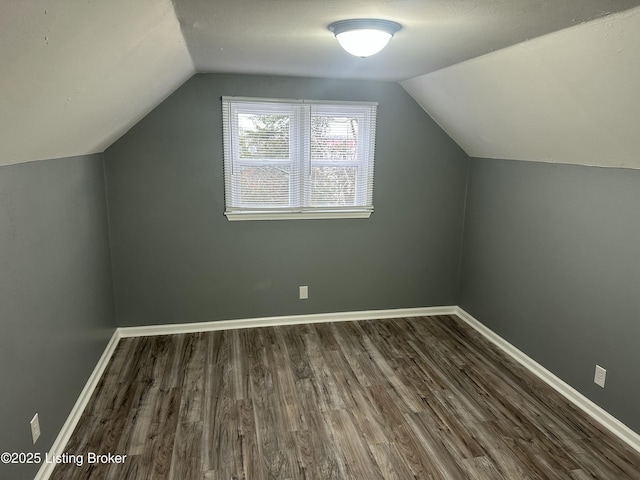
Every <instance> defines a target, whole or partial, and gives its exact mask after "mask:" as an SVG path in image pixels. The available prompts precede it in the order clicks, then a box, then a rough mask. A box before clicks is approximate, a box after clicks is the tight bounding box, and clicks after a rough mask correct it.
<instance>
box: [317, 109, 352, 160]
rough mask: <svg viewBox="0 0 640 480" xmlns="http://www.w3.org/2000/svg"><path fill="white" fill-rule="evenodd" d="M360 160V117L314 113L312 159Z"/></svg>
mask: <svg viewBox="0 0 640 480" xmlns="http://www.w3.org/2000/svg"><path fill="white" fill-rule="evenodd" d="M357 160H358V119H357V118H355V117H335V116H326V115H314V116H313V117H311V161H312V162H313V161H332V162H339V161H348V162H354V161H357Z"/></svg>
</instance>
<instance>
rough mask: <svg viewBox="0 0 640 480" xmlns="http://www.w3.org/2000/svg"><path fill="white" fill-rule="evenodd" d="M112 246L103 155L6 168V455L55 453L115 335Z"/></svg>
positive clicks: (0, 172) (0, 238) (0, 405)
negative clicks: (34, 426)
mask: <svg viewBox="0 0 640 480" xmlns="http://www.w3.org/2000/svg"><path fill="white" fill-rule="evenodd" d="M108 243H109V242H108V229H107V214H106V201H105V188H104V173H103V162H102V155H92V156H84V157H74V158H66V159H58V160H48V161H45V162H34V163H27V164H20V165H13V166H4V167H0V328H1V329H2V334H1V335H0V452H5V451H8V452H40V453H42V454H44V452H47V451H48V450H49V448H50V447H51V445H52V443H53V441H54V440H55V437H56V436H57V434H58V432H59V431H60V428H61V427H62V425H63V423H64V421H65V420H66V418H67V416H68V415H69V413H70V411H71V408H72V407H73V405H74V403H75V401H76V399H77V398H78V395H79V394H80V392H81V390H82V388H83V387H84V385H85V383H86V381H87V379H88V377H89V375H90V374H91V372H92V370H93V369H94V367H95V365H96V363H97V361H98V359H99V358H100V355H101V354H102V352H103V351H104V348H105V346H106V344H107V341H108V340H109V338H110V337H111V335H112V334H113V332H114V329H115V315H114V310H113V289H112V282H111V270H110V265H109V245H108ZM36 412H38V413H39V414H40V426H41V429H42V436H41V437H40V439H39V440H38V442H37V443H36V445H33V444H32V442H31V433H30V430H29V420H31V418H32V416H33V415H34V414H35V413H36ZM38 468H39V465H25V466H9V465H2V464H0V478H2V479H5V478H6V479H9V478H10V479H15V480H20V479H31V478H33V476H34V475H35V473H36V471H37V470H38Z"/></svg>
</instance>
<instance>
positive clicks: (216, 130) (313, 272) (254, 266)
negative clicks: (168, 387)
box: [105, 74, 468, 326]
mask: <svg viewBox="0 0 640 480" xmlns="http://www.w3.org/2000/svg"><path fill="white" fill-rule="evenodd" d="M222 95H242V96H262V97H284V98H309V99H325V100H361V101H377V102H379V108H378V129H377V152H376V164H375V189H374V205H375V213H374V214H373V215H372V216H371V218H370V219H353V220H346V219H341V220H298V221H291V220H289V221H253V222H248V221H245V222H229V221H227V219H226V217H224V215H223V210H224V191H223V174H222V173H223V172H222V163H223V161H222V132H221V107H220V96H222ZM105 158H106V175H107V190H108V199H109V212H110V224H111V235H112V236H111V238H112V253H113V268H114V279H115V286H116V307H117V312H118V315H117V316H118V324H119V325H121V326H127V325H148V324H163V323H181V322H194V321H210V320H221V319H233V318H249V317H264V316H270V315H291V314H303V313H319V312H337V311H352V310H361V309H385V308H397V307H418V306H434V305H453V304H455V303H456V300H457V294H458V284H459V256H460V243H461V238H462V211H463V205H464V190H465V182H466V174H467V163H468V157H467V156H466V155H465V154H464V152H463V151H462V150H461V149H460V148H459V147H458V146H457V145H456V144H455V143H454V142H453V141H452V140H451V139H450V138H449V137H448V136H447V135H446V134H445V133H444V132H443V131H442V130H441V129H440V128H439V127H438V126H437V125H436V124H435V123H434V122H433V121H432V120H431V118H430V117H429V116H428V115H427V114H425V113H424V111H423V110H422V109H420V107H419V106H418V105H417V104H416V103H415V102H414V101H413V100H412V99H411V98H410V97H409V96H408V95H407V93H406V92H405V91H404V90H403V89H402V87H400V85H398V84H394V83H378V82H353V81H332V80H331V81H330V80H317V79H299V78H282V77H278V78H274V77H258V76H239V75H205V74H201V75H196V76H194V77H192V78H191V79H190V80H189V81H188V82H187V83H186V84H185V85H183V86H182V87H181V88H180V89H179V90H177V91H176V92H175V93H174V94H173V95H172V96H170V97H169V98H168V99H167V100H166V101H165V102H163V103H162V104H161V105H160V106H159V107H158V108H156V109H155V110H154V111H153V112H152V113H150V114H149V115H148V116H147V117H146V118H144V119H143V120H142V121H141V122H140V123H138V124H137V125H136V126H135V127H134V128H132V129H131V130H130V131H129V132H128V133H127V134H126V135H125V136H124V137H122V138H121V139H120V140H119V141H118V142H116V143H115V144H114V145H113V146H111V147H110V148H109V149H107V151H106V152H105ZM299 285H309V296H310V298H309V300H306V301H302V300H298V286H299Z"/></svg>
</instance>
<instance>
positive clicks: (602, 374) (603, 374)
mask: <svg viewBox="0 0 640 480" xmlns="http://www.w3.org/2000/svg"><path fill="white" fill-rule="evenodd" d="M606 379H607V371H606V370H605V369H604V368H602V367H601V366H600V365H596V374H595V376H594V377H593V382H594V383H595V384H596V385H600V386H601V387H602V388H604V382H605V380H606Z"/></svg>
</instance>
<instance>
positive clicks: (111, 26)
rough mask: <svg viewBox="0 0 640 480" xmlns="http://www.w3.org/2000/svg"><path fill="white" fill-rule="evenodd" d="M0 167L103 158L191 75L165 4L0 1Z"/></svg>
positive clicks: (161, 0) (154, 0) (164, 1)
mask: <svg viewBox="0 0 640 480" xmlns="http://www.w3.org/2000/svg"><path fill="white" fill-rule="evenodd" d="M0 19H1V20H0V25H1V28H0V45H1V48H0V69H1V74H0V165H7V164H13V163H20V162H26V161H31V160H40V159H47V158H57V157H67V156H73V155H80V154H87V153H95V152H102V151H104V149H105V148H106V147H107V146H109V145H110V144H111V143H113V141H115V140H116V139H117V138H118V137H120V136H121V135H122V134H123V133H124V132H126V131H127V130H128V129H129V128H130V127H131V126H132V125H134V124H135V123H136V122H137V121H138V120H140V119H141V118H142V117H143V116H144V115H145V114H146V113H148V112H149V111H150V110H151V109H153V108H154V107H155V106H156V105H158V104H159V103H160V102H161V101H162V100H163V99H164V98H165V97H167V96H168V95H169V94H170V93H171V92H172V91H174V90H175V89H176V88H177V87H178V86H179V85H180V84H182V83H183V82H184V81H185V80H186V79H187V78H189V77H190V76H191V75H192V74H193V73H194V71H195V70H194V67H193V63H192V61H191V57H190V55H189V52H188V50H187V47H186V45H185V42H184V39H183V36H182V33H181V31H180V26H179V24H178V21H177V19H176V17H175V13H174V9H173V5H172V4H171V1H170V0H149V1H144V2H140V1H131V0H108V1H75V0H29V1H22V0H5V1H3V2H2V4H1V5H0Z"/></svg>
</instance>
